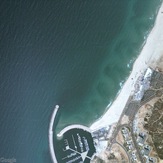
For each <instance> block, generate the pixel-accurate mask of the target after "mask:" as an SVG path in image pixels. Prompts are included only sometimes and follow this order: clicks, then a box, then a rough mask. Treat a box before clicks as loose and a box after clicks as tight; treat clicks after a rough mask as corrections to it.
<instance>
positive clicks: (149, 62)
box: [90, 3, 163, 130]
mask: <svg viewBox="0 0 163 163" xmlns="http://www.w3.org/2000/svg"><path fill="white" fill-rule="evenodd" d="M161 65H163V3H162V5H161V7H160V9H159V11H158V15H157V18H156V21H155V25H154V27H153V29H152V30H151V32H150V34H149V36H148V38H147V40H146V43H145V44H144V47H143V49H142V51H141V53H140V55H139V56H138V58H137V60H136V61H135V63H134V65H133V69H132V72H131V74H130V76H129V78H128V79H127V81H126V82H125V84H124V85H123V87H122V90H121V91H120V93H119V95H118V96H117V98H116V99H115V101H114V102H113V104H112V105H111V106H110V107H109V106H108V107H107V112H106V113H105V114H104V115H103V116H102V117H101V118H100V119H99V120H97V121H96V122H95V123H93V124H92V125H91V126H90V128H91V129H92V130H95V129H98V128H100V127H104V126H108V125H111V124H113V123H116V122H118V120H119V118H120V115H121V113H122V111H123V109H124V107H125V105H126V102H127V100H128V98H129V96H130V94H131V92H132V91H133V90H134V84H135V82H136V80H137V78H138V77H139V76H141V74H142V72H144V71H145V70H146V69H147V68H148V67H151V68H153V69H155V68H157V67H161Z"/></svg>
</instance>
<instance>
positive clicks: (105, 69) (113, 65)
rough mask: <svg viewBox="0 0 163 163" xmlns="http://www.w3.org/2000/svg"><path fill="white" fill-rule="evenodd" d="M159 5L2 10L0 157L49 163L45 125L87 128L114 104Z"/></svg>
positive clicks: (12, 5) (11, 6) (123, 2)
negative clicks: (53, 119)
mask: <svg viewBox="0 0 163 163" xmlns="http://www.w3.org/2000/svg"><path fill="white" fill-rule="evenodd" d="M160 3H161V0H155V1H154V0H101V1H99V0H94V1H93V0H87V1H86V0H78V1H77V0H69V1H64V0H54V1H43V0H39V1H35V0H34V1H30V0H28V1H27V0H24V1H20V0H15V1H13V0H8V1H1V5H0V144H1V145H0V158H1V157H5V158H13V157H14V158H15V159H16V160H17V162H18V163H50V162H51V160H50V156H49V150H48V125H49V119H50V115H51V113H52V111H53V107H54V106H55V105H56V104H59V105H60V107H61V108H62V113H61V119H60V121H59V125H58V129H61V128H63V127H64V126H65V125H68V124H71V123H81V124H85V125H90V124H91V123H92V122H93V121H95V120H96V119H97V118H99V117H100V116H101V115H102V114H103V113H104V112H105V107H106V106H107V105H108V104H109V103H110V102H112V101H113V100H114V98H115V97H116V94H117V93H118V91H119V90H120V85H121V83H123V82H124V81H125V79H126V78H127V76H128V75H129V73H130V71H131V66H132V63H133V61H134V60H135V59H136V57H137V56H138V54H139V52H140V50H141V48H142V44H143V42H144V41H145V39H146V36H147V35H148V32H149V31H150V29H151V28H152V26H153V23H154V20H155V14H156V11H157V9H158V8H159V6H160Z"/></svg>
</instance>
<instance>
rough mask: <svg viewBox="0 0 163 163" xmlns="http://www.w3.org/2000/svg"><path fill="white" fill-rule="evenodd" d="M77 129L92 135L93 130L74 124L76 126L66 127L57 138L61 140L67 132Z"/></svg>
mask: <svg viewBox="0 0 163 163" xmlns="http://www.w3.org/2000/svg"><path fill="white" fill-rule="evenodd" d="M75 128H77V129H82V130H84V131H87V132H89V133H91V130H90V129H89V128H88V127H86V126H83V125H79V124H74V125H70V126H67V127H65V128H64V129H63V130H61V131H60V133H58V134H57V136H58V137H59V138H61V137H62V136H63V135H64V133H65V132H67V131H68V130H71V129H75Z"/></svg>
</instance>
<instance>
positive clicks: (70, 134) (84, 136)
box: [49, 105, 96, 163]
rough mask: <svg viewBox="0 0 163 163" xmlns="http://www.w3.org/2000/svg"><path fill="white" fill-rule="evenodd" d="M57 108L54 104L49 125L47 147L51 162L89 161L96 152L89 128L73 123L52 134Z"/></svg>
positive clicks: (74, 162) (88, 162)
mask: <svg viewBox="0 0 163 163" xmlns="http://www.w3.org/2000/svg"><path fill="white" fill-rule="evenodd" d="M58 109H59V106H58V105H56V107H55V109H54V112H53V114H52V117H51V121H50V125H49V147H50V154H51V158H52V161H53V163H90V161H91V160H92V159H93V157H94V154H95V153H96V149H95V146H94V141H93V138H92V134H91V130H90V129H89V128H88V127H86V126H83V125H80V124H74V125H69V126H67V127H65V128H64V129H63V130H61V131H60V132H59V133H58V134H57V135H54V132H53V124H54V121H55V117H56V114H57V111H58Z"/></svg>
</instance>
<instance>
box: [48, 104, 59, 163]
mask: <svg viewBox="0 0 163 163" xmlns="http://www.w3.org/2000/svg"><path fill="white" fill-rule="evenodd" d="M58 109H59V106H58V105H56V106H55V108H54V111H53V114H52V117H51V120H50V124H49V148H50V155H51V158H52V161H53V163H57V159H56V156H55V152H54V146H53V124H54V120H55V117H56V114H57V111H58Z"/></svg>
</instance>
